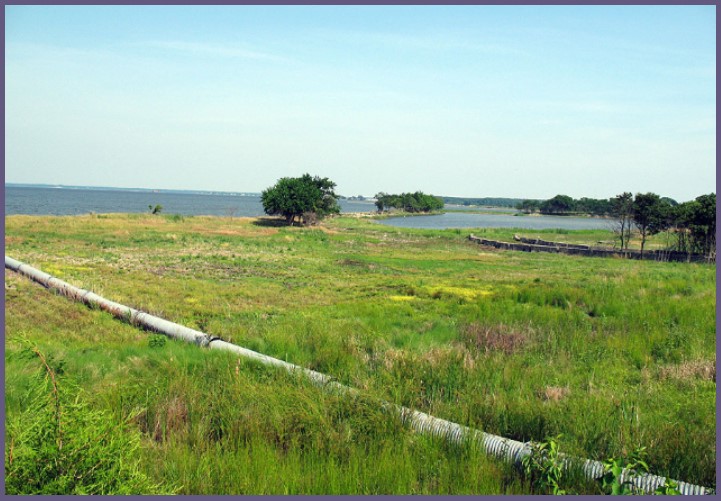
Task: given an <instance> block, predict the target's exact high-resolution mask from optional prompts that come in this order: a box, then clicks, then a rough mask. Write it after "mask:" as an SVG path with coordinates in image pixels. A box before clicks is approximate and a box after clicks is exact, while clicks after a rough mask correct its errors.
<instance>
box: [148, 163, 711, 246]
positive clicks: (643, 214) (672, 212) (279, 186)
mask: <svg viewBox="0 0 721 501" xmlns="http://www.w3.org/2000/svg"><path fill="white" fill-rule="evenodd" d="M335 186H336V184H335V183H334V182H333V181H331V180H330V179H328V178H321V177H319V176H314V177H313V176H311V175H310V174H304V175H303V176H301V177H297V178H290V177H284V178H281V179H280V180H278V182H277V183H276V184H275V185H274V186H272V187H270V188H268V189H266V190H264V191H263V192H262V194H261V202H262V204H263V209H264V210H265V213H266V214H269V215H279V216H282V217H284V218H285V220H286V222H287V223H288V224H289V225H293V224H294V223H295V222H296V220H297V221H298V222H299V223H300V224H303V225H308V224H315V223H317V222H318V221H319V220H320V219H322V218H324V217H326V216H328V215H330V214H338V213H340V206H339V204H338V199H339V196H338V195H336V193H335V192H334V191H333V189H334V188H335ZM375 198H376V202H375V204H376V207H377V208H378V212H384V211H387V210H390V209H397V210H402V211H405V212H411V213H417V212H432V211H436V210H441V209H443V207H444V201H443V199H442V198H440V197H436V196H433V195H428V194H426V193H423V192H421V191H416V192H415V193H401V194H399V195H394V194H389V193H383V192H381V193H378V194H377V195H376V196H375ZM516 208H517V209H518V210H520V211H523V212H526V213H533V212H540V213H541V214H556V215H558V214H591V215H602V216H609V217H611V218H612V221H613V223H612V224H613V231H614V232H615V234H616V235H617V238H618V240H619V241H620V247H621V249H624V250H627V249H628V245H629V242H630V240H631V232H632V230H633V229H634V228H635V229H636V230H637V231H638V235H639V236H640V238H641V252H643V251H644V247H645V245H646V240H647V239H648V237H650V236H652V235H656V234H659V233H662V232H666V236H667V239H666V242H667V245H666V247H667V250H674V251H680V252H687V253H694V254H704V255H706V256H715V253H716V194H715V193H711V194H708V195H701V196H699V197H696V199H694V200H691V201H689V202H684V203H678V202H676V201H675V200H673V199H671V198H668V197H661V196H659V195H657V194H655V193H637V194H636V195H635V196H634V195H633V194H631V193H630V192H624V193H621V194H620V195H617V196H615V197H612V198H609V199H593V198H581V199H579V200H575V199H573V198H571V197H569V196H568V195H556V196H555V197H553V198H551V199H549V200H543V201H540V200H524V201H522V202H520V203H519V204H518V205H517V206H516ZM158 212H159V211H158Z"/></svg>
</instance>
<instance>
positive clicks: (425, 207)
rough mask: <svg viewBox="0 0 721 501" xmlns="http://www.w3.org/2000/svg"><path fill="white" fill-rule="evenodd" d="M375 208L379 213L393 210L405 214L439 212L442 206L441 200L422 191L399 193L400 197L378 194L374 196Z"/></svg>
mask: <svg viewBox="0 0 721 501" xmlns="http://www.w3.org/2000/svg"><path fill="white" fill-rule="evenodd" d="M375 198H376V207H378V211H379V212H383V211H384V210H386V209H390V208H394V209H400V210H404V211H406V212H431V211H434V210H441V209H442V208H443V206H444V202H443V199H442V198H440V197H435V196H433V195H426V194H425V193H423V192H422V191H416V192H415V193H401V194H400V195H389V194H388V193H382V192H381V193H378V194H377V195H376V197H375Z"/></svg>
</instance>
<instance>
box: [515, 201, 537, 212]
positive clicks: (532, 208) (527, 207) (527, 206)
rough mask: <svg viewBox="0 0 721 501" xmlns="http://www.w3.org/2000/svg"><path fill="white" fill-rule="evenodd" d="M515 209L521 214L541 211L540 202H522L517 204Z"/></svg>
mask: <svg viewBox="0 0 721 501" xmlns="http://www.w3.org/2000/svg"><path fill="white" fill-rule="evenodd" d="M516 209H518V210H520V211H521V212H525V213H526V214H531V213H533V212H538V211H539V210H541V201H540V200H523V201H522V202H518V203H517V204H516Z"/></svg>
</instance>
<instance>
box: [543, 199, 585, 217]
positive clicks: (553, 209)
mask: <svg viewBox="0 0 721 501" xmlns="http://www.w3.org/2000/svg"><path fill="white" fill-rule="evenodd" d="M540 210H541V214H568V213H570V212H573V211H575V210H576V202H575V200H573V198H571V197H569V196H568V195H556V196H555V197H553V198H551V199H549V200H546V201H545V202H542V203H541V206H540Z"/></svg>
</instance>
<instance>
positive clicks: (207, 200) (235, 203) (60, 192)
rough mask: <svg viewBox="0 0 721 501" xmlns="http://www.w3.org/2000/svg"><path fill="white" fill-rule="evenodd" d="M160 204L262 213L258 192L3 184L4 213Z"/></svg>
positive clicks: (193, 211)
mask: <svg viewBox="0 0 721 501" xmlns="http://www.w3.org/2000/svg"><path fill="white" fill-rule="evenodd" d="M158 204H159V205H162V206H163V214H182V215H184V216H249V217H254V216H262V215H264V214H265V213H264V212H263V205H262V204H261V202H260V196H259V195H234V194H230V193H213V194H198V193H167V192H158V193H153V192H149V191H127V190H112V189H74V188H38V187H32V188H27V187H18V186H5V214H6V215H12V214H30V215H55V216H69V215H76V214H89V213H91V212H94V213H96V214H107V213H113V212H148V206H149V205H152V206H153V207H155V206H156V205H158ZM340 207H341V211H342V212H371V211H373V210H375V205H373V203H372V202H355V201H348V200H341V201H340Z"/></svg>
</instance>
